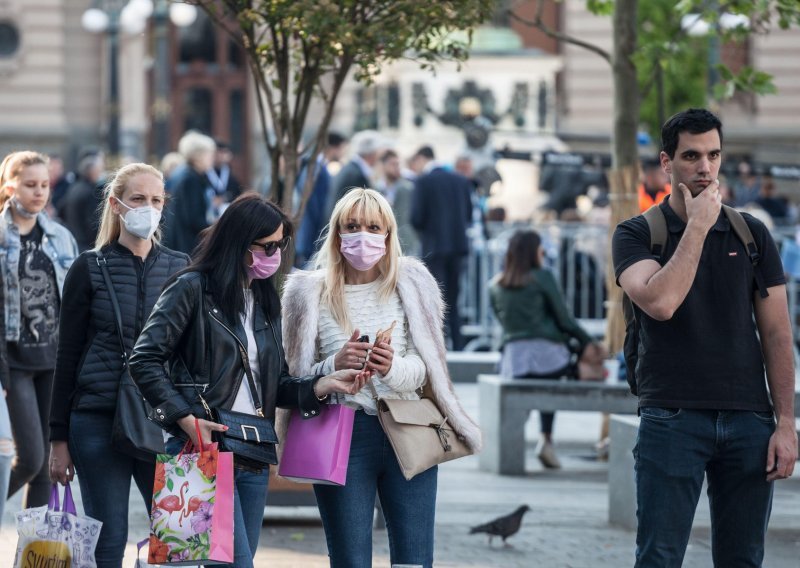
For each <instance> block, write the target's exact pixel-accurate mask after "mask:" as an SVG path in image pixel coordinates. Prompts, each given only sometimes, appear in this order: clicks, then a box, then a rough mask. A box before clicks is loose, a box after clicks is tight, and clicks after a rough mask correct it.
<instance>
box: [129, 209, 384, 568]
mask: <svg viewBox="0 0 800 568" xmlns="http://www.w3.org/2000/svg"><path fill="white" fill-rule="evenodd" d="M291 234H292V224H291V222H290V221H289V219H288V218H287V217H286V215H285V214H284V213H283V212H282V211H281V210H280V209H279V208H278V207H277V206H276V205H274V204H273V203H271V202H269V201H267V200H266V199H264V198H263V197H261V196H260V195H257V194H255V193H249V194H245V195H242V196H241V197H239V198H238V199H236V200H235V201H234V202H233V203H232V204H231V205H230V206H229V207H228V208H227V209H226V210H225V212H224V213H223V214H222V216H221V217H220V218H219V220H218V221H217V222H216V223H215V224H214V225H212V226H211V227H210V228H209V229H208V230H206V231H205V233H204V234H203V236H202V239H201V241H200V244H199V246H198V247H197V249H196V250H195V254H194V257H193V260H192V262H191V264H190V265H189V266H188V267H187V268H186V269H184V270H182V271H181V272H179V273H178V274H177V275H176V276H175V277H174V278H172V279H171V282H170V283H168V285H167V287H166V288H165V290H164V292H163V293H162V294H161V297H160V298H159V300H158V302H157V303H156V305H155V307H154V308H153V312H152V314H150V318H149V319H148V320H147V323H146V324H145V326H144V329H143V330H142V332H141V334H140V335H139V339H138V340H137V342H136V345H135V347H134V349H133V354H132V355H131V359H130V371H131V376H132V377H133V379H134V381H136V383H137V384H138V386H139V388H140V390H141V391H142V394H143V395H144V397H145V398H146V399H147V400H148V402H150V404H151V405H152V407H153V409H155V416H154V418H155V420H156V422H157V423H158V424H160V425H161V427H162V428H164V430H166V432H167V433H168V435H169V436H170V438H169V439H168V440H167V443H166V450H167V452H168V453H172V454H177V453H178V452H179V451H180V450H181V448H182V446H183V445H184V443H185V442H186V440H187V439H190V440H191V441H192V443H193V444H195V445H197V443H198V439H197V434H196V431H195V424H197V426H198V427H199V431H200V435H201V436H202V438H203V442H204V443H210V442H211V436H212V433H213V432H218V433H221V432H224V429H225V427H224V426H222V425H221V424H217V423H215V422H213V421H212V416H210V415H209V411H207V410H206V408H209V409H217V408H220V409H224V410H229V411H234V412H239V413H245V414H251V415H259V412H258V409H259V408H260V409H261V414H263V417H264V418H266V419H267V420H270V421H271V420H274V417H275V408H276V406H282V407H287V408H298V407H299V408H300V409H301V411H302V413H303V415H304V416H305V417H307V418H308V419H313V418H314V417H316V416H318V415H319V410H320V404H322V403H323V402H324V401H325V400H327V399H328V398H329V397H330V395H332V394H334V393H342V394H350V395H352V394H356V393H358V392H359V391H360V390H361V388H362V387H363V386H364V383H365V382H366V380H367V378H368V376H369V372H367V371H361V370H355V369H343V370H340V371H336V372H333V371H331V372H323V373H305V374H304V376H291V375H290V374H289V372H288V371H287V367H286V360H285V359H284V353H283V349H282V348H281V323H280V322H281V306H280V300H279V298H278V293H277V291H276V290H275V284H274V276H275V274H276V273H277V272H278V268H279V267H280V265H281V253H282V251H284V250H286V248H287V246H288V244H289V241H290V237H291ZM245 357H246V360H247V366H248V367H249V370H250V373H247V372H246V371H247V369H246V367H245ZM247 375H249V376H247ZM250 377H252V379H253V381H252V383H251V381H250ZM252 387H255V391H256V392H255V393H254V392H253V388H252ZM271 454H272V460H271V461H272V463H273V464H274V463H277V459H276V456H275V452H274V447H272V448H271ZM245 465H246V464H244V463H240V461H239V460H237V458H236V456H234V467H235V468H236V470H235V473H234V510H233V515H234V519H233V526H234V545H233V546H234V562H233V564H232V566H234V567H235V568H251V567H252V566H253V556H254V555H255V553H256V548H257V547H258V537H259V535H260V534H261V521H262V520H263V518H264V506H265V504H266V498H267V483H268V480H269V467H263V468H254V467H252V464H247V465H248V467H245Z"/></svg>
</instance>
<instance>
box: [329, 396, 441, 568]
mask: <svg viewBox="0 0 800 568" xmlns="http://www.w3.org/2000/svg"><path fill="white" fill-rule="evenodd" d="M437 470H438V468H437V467H432V468H431V469H429V470H427V471H425V472H423V473H420V474H419V475H417V476H416V477H414V478H413V479H412V480H411V481H406V479H405V477H403V473H402V471H401V470H400V466H399V465H398V464H397V458H396V457H395V455H394V451H393V450H392V446H391V445H390V444H389V440H387V439H386V435H385V434H384V433H383V428H381V425H380V422H379V421H378V417H377V416H370V415H368V414H366V413H365V412H363V411H361V410H359V411H358V412H356V417H355V422H354V424H353V440H352V443H351V445H350V462H349V464H348V466H347V483H346V485H344V486H343V487H339V486H335V485H314V493H315V494H316V497H317V504H318V505H319V512H320V515H321V516H322V524H323V526H324V527H325V538H326V540H327V543H328V556H329V557H330V562H331V567H332V568H370V567H371V566H372V518H373V510H374V507H375V494H376V492H377V494H378V497H379V498H380V500H381V506H382V508H383V514H384V517H385V519H386V531H387V533H388V536H389V551H390V556H391V563H392V564H420V565H422V566H424V567H425V568H429V567H431V566H433V527H434V514H435V512H436V482H437Z"/></svg>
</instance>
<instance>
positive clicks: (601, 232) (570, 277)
mask: <svg viewBox="0 0 800 568" xmlns="http://www.w3.org/2000/svg"><path fill="white" fill-rule="evenodd" d="M520 229H534V230H535V231H537V232H538V233H539V234H540V235H541V237H542V245H543V246H544V248H545V264H546V266H547V268H549V269H551V270H552V271H553V274H554V275H555V277H556V280H557V281H558V282H559V283H560V284H561V289H562V292H563V293H564V299H565V301H566V303H567V307H568V308H569V309H570V311H571V312H572V314H573V315H574V316H575V317H576V318H578V319H580V320H582V321H583V322H585V323H589V325H592V323H591V322H595V323H594V326H593V327H595V328H596V327H597V323H598V322H600V321H602V320H604V318H605V305H604V302H605V297H606V291H605V267H606V262H607V255H608V253H607V250H606V249H607V242H608V227H607V226H605V225H589V224H584V223H563V222H549V223H542V224H537V225H532V224H528V223H514V224H508V223H489V224H488V225H487V227H486V230H485V231H484V230H483V229H482V228H479V227H473V228H472V229H471V235H470V236H471V251H470V254H469V256H468V258H467V262H466V267H465V269H464V272H463V274H462V280H461V295H460V297H459V312H460V314H461V318H462V321H463V326H462V333H463V334H464V336H465V337H470V338H472V339H471V340H470V341H468V342H467V344H466V346H465V348H464V349H465V351H484V350H491V349H495V348H496V347H497V346H498V345H499V338H500V335H501V330H500V326H499V324H498V323H497V321H496V320H495V318H494V316H493V315H492V310H491V306H490V304H489V282H490V280H491V279H492V278H493V277H494V276H495V275H496V274H498V273H499V272H500V270H501V268H502V265H503V258H504V256H505V253H506V249H507V248H508V241H509V239H510V238H511V236H512V235H513V234H514V233H515V232H516V231H518V230H520Z"/></svg>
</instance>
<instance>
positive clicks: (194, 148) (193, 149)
mask: <svg viewBox="0 0 800 568" xmlns="http://www.w3.org/2000/svg"><path fill="white" fill-rule="evenodd" d="M216 149H217V143H216V142H214V139H213V138H211V137H210V136H206V135H205V134H201V133H199V132H197V131H196V130H190V131H189V132H187V133H186V134H184V135H183V136H181V139H180V140H179V141H178V152H179V153H180V154H181V155H182V156H183V157H184V158H185V159H186V161H187V162H189V164H193V163H194V161H195V160H196V159H197V156H198V155H199V154H202V153H203V152H213V151H214V150H216Z"/></svg>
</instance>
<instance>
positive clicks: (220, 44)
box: [0, 0, 800, 184]
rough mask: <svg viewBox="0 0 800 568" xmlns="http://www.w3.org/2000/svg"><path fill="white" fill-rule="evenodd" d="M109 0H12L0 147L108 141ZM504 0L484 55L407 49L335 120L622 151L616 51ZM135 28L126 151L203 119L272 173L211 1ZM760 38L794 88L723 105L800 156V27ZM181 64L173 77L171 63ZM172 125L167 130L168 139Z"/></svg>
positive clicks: (352, 92) (4, 35) (774, 151)
mask: <svg viewBox="0 0 800 568" xmlns="http://www.w3.org/2000/svg"><path fill="white" fill-rule="evenodd" d="M108 1H113V0H108ZM119 1H121V0H119ZM156 3H157V4H158V2H156ZM94 4H96V2H93V0H0V152H2V153H5V152H8V151H10V150H13V149H19V148H24V147H31V148H36V149H40V150H43V151H48V152H58V153H60V154H62V155H63V156H64V157H65V159H66V160H67V162H68V163H69V162H70V161H71V160H72V159H74V157H75V156H76V155H77V152H78V150H79V148H80V147H81V146H83V145H86V144H100V145H102V144H103V143H104V142H105V140H106V137H107V132H108V127H109V118H108V117H109V111H110V110H111V109H110V108H109V73H110V71H111V66H112V65H111V62H110V61H109V55H108V49H107V45H108V37H107V35H106V34H96V35H95V34H91V33H89V32H87V31H86V30H85V29H83V27H82V26H81V16H82V14H83V13H84V11H85V10H86V9H87V8H89V7H90V6H92V5H94ZM101 4H102V2H101ZM164 4H166V3H165V2H164ZM536 4H537V2H535V1H533V0H526V1H524V2H518V3H515V4H514V7H515V10H516V11H517V12H518V13H519V14H520V15H522V16H524V17H528V18H530V17H532V16H533V14H534V10H535V8H536ZM499 14H501V15H500V16H498V18H496V20H495V21H494V22H491V24H490V25H487V26H486V27H485V28H484V29H482V30H479V31H478V33H476V35H475V49H474V52H473V58H472V59H471V60H470V61H469V62H468V63H467V64H465V65H464V66H463V67H462V68H461V70H460V71H458V70H457V69H456V66H454V65H449V64H446V65H443V66H442V67H441V68H440V70H439V72H438V73H437V74H436V75H432V74H430V73H428V72H423V71H420V70H419V69H418V67H417V66H416V65H414V64H411V63H409V62H398V63H396V64H393V65H390V66H386V68H384V69H383V70H382V71H383V72H382V73H381V75H380V76H379V78H378V82H377V83H376V85H375V86H373V87H370V88H363V87H362V86H360V85H357V84H355V83H352V82H351V83H350V84H348V85H347V86H346V87H345V89H344V90H343V92H342V94H341V96H340V99H339V108H337V113H336V119H335V121H334V124H333V126H334V127H335V128H336V129H337V130H339V131H341V132H343V133H345V134H350V133H352V132H353V131H355V130H359V129H363V128H368V127H375V128H378V129H380V130H384V131H386V132H387V133H388V134H390V135H392V136H393V137H394V138H395V139H396V140H397V145H398V149H399V150H401V151H402V152H405V151H410V150H411V149H414V148H416V147H417V146H419V145H420V144H422V143H432V144H434V145H435V146H437V147H439V148H441V150H442V151H443V152H445V153H446V154H448V153H449V154H452V155H447V156H444V157H446V158H452V157H454V156H455V154H457V153H460V152H462V151H467V152H470V151H474V152H475V153H476V157H477V158H478V159H480V158H481V155H480V153H481V151H482V150H481V146H480V144H478V148H477V150H476V148H475V147H473V146H474V143H475V142H478V143H480V141H481V136H483V134H482V133H481V130H482V129H483V130H486V129H487V128H488V130H489V134H488V135H487V136H488V138H487V140H486V143H487V144H488V143H490V144H491V145H492V146H493V147H494V149H503V148H506V147H508V148H509V149H510V150H512V151H513V150H522V151H538V150H547V149H558V148H559V144H561V142H560V141H563V142H565V143H566V144H568V145H569V146H570V147H571V148H572V149H573V150H579V151H580V150H585V151H602V152H608V144H609V141H610V132H611V129H612V120H613V91H612V80H611V74H610V70H609V67H608V65H607V64H606V62H605V61H603V60H602V59H600V58H599V57H598V56H597V55H595V54H592V53H590V52H588V51H585V50H583V49H581V48H579V47H575V46H572V45H563V46H559V45H558V43H557V42H555V41H554V40H552V39H551V38H549V37H547V36H545V35H544V34H542V33H541V32H539V31H537V30H535V29H532V28H530V27H527V26H524V25H522V24H520V23H519V22H515V21H508V20H506V19H505V18H503V17H502V10H501V11H500V12H499ZM543 18H544V21H545V22H546V23H547V24H548V25H549V26H550V27H552V28H555V29H558V30H561V31H563V32H565V33H567V34H570V35H576V36H578V37H581V38H582V39H584V40H586V41H589V42H592V43H596V44H598V45H599V46H601V47H603V48H605V49H608V50H610V49H611V37H612V36H611V20H610V18H607V17H598V16H594V15H593V14H591V13H589V12H588V11H587V10H586V7H585V2H584V1H583V0H565V1H564V2H561V3H547V5H546V9H545V11H544V12H543ZM159 25H160V26H165V27H163V28H159V27H158V26H159ZM159 30H161V31H164V32H165V34H166V35H165V36H164V37H166V38H167V44H166V45H167V50H166V51H163V50H161V51H160V50H159V44H158V38H159V37H160V36H159V33H157V32H158V31H159ZM119 41H120V43H119V47H120V53H119V58H118V61H117V64H118V71H119V78H120V80H119V85H120V88H119V101H118V110H119V116H120V137H119V140H120V154H121V155H122V156H131V157H133V158H136V159H147V160H151V161H155V160H156V159H157V158H158V157H160V156H158V154H159V153H160V149H161V147H164V146H168V147H169V149H173V148H174V147H175V145H176V142H177V140H178V138H179V137H180V135H181V134H182V133H183V132H184V131H185V130H186V129H189V128H195V129H198V130H201V131H204V132H206V133H208V134H211V135H212V136H214V137H216V138H220V139H223V140H225V141H226V142H228V143H230V144H231V146H232V147H233V150H234V153H235V154H236V156H237V160H236V162H235V163H234V171H235V173H236V174H237V176H238V177H240V179H244V180H249V181H250V183H251V184H255V183H257V182H258V181H259V180H260V179H262V178H263V176H265V175H266V173H267V172H266V171H265V164H266V162H267V160H266V153H265V150H264V146H263V142H262V136H261V132H260V127H259V120H258V113H257V111H256V106H255V95H254V89H253V86H252V81H251V80H250V79H249V77H248V74H247V71H246V65H245V62H244V58H243V54H242V53H241V52H240V51H239V50H238V49H237V48H236V47H235V46H234V45H233V44H232V43H231V42H230V40H229V39H228V38H227V37H225V35H224V33H222V32H221V31H219V30H216V29H214V27H213V25H212V24H211V22H210V21H209V20H208V19H207V18H205V17H202V15H201V17H199V18H198V19H197V21H196V22H195V23H194V24H192V25H191V26H189V27H188V28H183V29H178V28H176V27H175V26H174V25H172V24H170V23H169V21H168V20H167V21H164V20H163V19H162V20H160V21H156V18H151V19H150V20H149V22H148V25H147V27H146V29H145V30H144V31H143V32H142V33H139V34H136V35H127V34H125V33H122V34H120V36H119ZM162 47H163V46H162ZM748 47H749V49H748V52H747V54H746V57H747V60H748V61H749V62H750V63H751V64H753V65H754V66H756V67H757V68H759V69H763V70H765V71H767V72H770V73H772V74H773V75H774V76H775V84H776V86H777V87H778V89H779V92H778V94H777V95H771V96H765V97H750V98H742V99H738V100H735V101H733V102H731V103H729V104H726V105H725V106H724V107H723V108H722V111H721V112H722V115H723V119H724V122H725V127H726V145H727V149H728V151H729V152H730V151H733V152H737V153H748V154H751V155H753V156H754V157H755V158H756V159H762V160H765V161H773V162H782V163H797V162H798V158H797V156H798V155H800V152H798V150H800V130H798V129H797V128H796V127H794V126H793V125H794V123H795V122H796V117H797V116H799V115H800V78H798V77H797V74H796V73H794V71H795V70H796V68H797V65H796V57H795V54H796V53H797V51H798V48H800V34H798V30H797V29H790V30H786V31H782V30H775V31H773V32H772V33H771V34H769V35H768V36H759V37H754V38H752V39H751V40H750V41H749V43H748ZM164 53H166V56H164V55H163V54H164ZM165 71H166V76H165V77H166V78H164V76H163V75H158V72H165ZM159 77H161V78H159ZM476 104H477V106H476ZM476 109H477V110H476ZM313 122H314V121H313V119H312V120H310V121H309V125H308V129H309V131H312V130H313V127H314V124H313ZM157 126H158V127H159V128H160V130H158V128H156V127H157ZM483 127H486V128H483ZM157 131H158V132H157ZM163 132H167V133H168V134H167V140H166V142H165V141H164V140H163V139H161V140H159V139H158V136H163ZM453 136H457V137H458V140H459V142H458V143H456V144H454V143H453ZM470 136H471V137H472V138H471V142H470ZM484 147H485V144H484ZM157 149H158V150H159V151H156V150H157Z"/></svg>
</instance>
